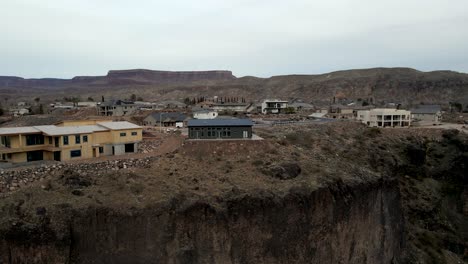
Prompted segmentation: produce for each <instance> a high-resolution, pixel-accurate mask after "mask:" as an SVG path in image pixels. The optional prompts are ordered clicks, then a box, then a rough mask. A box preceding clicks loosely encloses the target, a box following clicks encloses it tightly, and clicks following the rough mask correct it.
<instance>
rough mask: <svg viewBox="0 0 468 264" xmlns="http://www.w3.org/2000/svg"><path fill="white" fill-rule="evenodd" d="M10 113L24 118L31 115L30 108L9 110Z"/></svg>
mask: <svg viewBox="0 0 468 264" xmlns="http://www.w3.org/2000/svg"><path fill="white" fill-rule="evenodd" d="M9 112H10V114H12V115H13V116H23V115H28V114H29V113H30V108H29V107H24V108H12V109H10V110H9Z"/></svg>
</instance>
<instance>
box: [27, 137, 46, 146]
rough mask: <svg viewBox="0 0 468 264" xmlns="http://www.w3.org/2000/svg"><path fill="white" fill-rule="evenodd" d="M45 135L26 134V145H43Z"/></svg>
mask: <svg viewBox="0 0 468 264" xmlns="http://www.w3.org/2000/svg"><path fill="white" fill-rule="evenodd" d="M43 144H44V136H43V135H27V136H26V145H27V146H31V145H43Z"/></svg>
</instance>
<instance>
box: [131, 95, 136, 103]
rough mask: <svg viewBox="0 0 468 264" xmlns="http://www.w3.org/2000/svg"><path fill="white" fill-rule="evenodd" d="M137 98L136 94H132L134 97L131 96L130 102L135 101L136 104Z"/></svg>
mask: <svg viewBox="0 0 468 264" xmlns="http://www.w3.org/2000/svg"><path fill="white" fill-rule="evenodd" d="M136 98H137V97H136V94H132V95H131V96H130V101H134V102H135V101H136Z"/></svg>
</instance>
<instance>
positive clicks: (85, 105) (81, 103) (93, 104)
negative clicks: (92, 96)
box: [76, 102, 98, 107]
mask: <svg viewBox="0 0 468 264" xmlns="http://www.w3.org/2000/svg"><path fill="white" fill-rule="evenodd" d="M97 105H98V103H97V102H78V103H77V104H76V106H78V107H96V106H97Z"/></svg>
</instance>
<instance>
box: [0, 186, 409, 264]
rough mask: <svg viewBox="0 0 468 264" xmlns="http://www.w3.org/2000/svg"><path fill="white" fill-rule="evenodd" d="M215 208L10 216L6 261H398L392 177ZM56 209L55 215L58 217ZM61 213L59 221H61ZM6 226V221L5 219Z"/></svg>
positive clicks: (260, 196) (170, 205)
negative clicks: (27, 218) (33, 218)
mask: <svg viewBox="0 0 468 264" xmlns="http://www.w3.org/2000/svg"><path fill="white" fill-rule="evenodd" d="M219 202H220V204H218V205H213V204H211V203H210V202H205V201H191V200H185V199H184V198H183V197H175V198H174V199H173V200H171V201H168V202H167V203H162V204H159V205H154V206H152V207H150V208H145V209H130V210H128V211H125V212H124V211H122V210H113V209H110V208H105V207H94V208H88V209H86V210H73V209H72V208H71V207H70V206H67V205H57V207H56V208H55V209H54V210H57V211H58V212H60V213H59V214H60V215H61V216H60V217H59V218H56V219H54V220H53V221H54V222H57V221H58V222H62V224H61V225H60V227H59V228H57V227H55V228H51V227H50V225H49V221H50V218H49V217H50V215H54V212H47V213H46V214H45V215H44V212H43V211H44V209H43V208H39V209H38V211H37V212H39V213H37V214H38V216H37V217H38V218H39V219H41V220H40V221H39V222H38V223H39V224H28V223H26V222H15V223H12V225H13V226H11V228H10V229H9V230H10V231H9V233H8V234H6V235H5V236H4V237H2V239H1V241H2V242H1V243H0V253H1V254H0V255H1V256H2V257H1V258H0V261H2V263H25V262H27V263H269V264H274V263H356V264H357V263H359V264H361V263H369V264H370V263H396V261H398V259H399V255H400V252H401V250H402V246H403V244H402V243H403V241H404V239H403V237H402V234H403V232H402V231H403V221H402V220H403V218H402V215H401V209H400V205H399V193H398V188H397V186H396V185H395V183H394V182H384V181H377V182H374V183H369V184H367V185H361V186H345V185H342V184H339V183H337V184H336V185H332V186H330V187H327V188H322V189H319V190H312V189H308V188H303V189H292V190H290V191H289V192H288V193H287V194H286V195H285V196H283V197H280V196H277V195H274V194H271V193H257V194H237V195H233V196H232V197H230V198H226V199H225V200H222V201H219ZM58 212H55V214H57V213H58ZM58 219H60V220H58ZM10 224H11V223H10Z"/></svg>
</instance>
